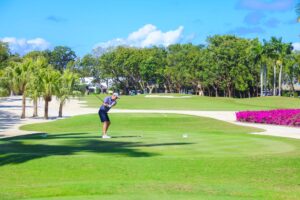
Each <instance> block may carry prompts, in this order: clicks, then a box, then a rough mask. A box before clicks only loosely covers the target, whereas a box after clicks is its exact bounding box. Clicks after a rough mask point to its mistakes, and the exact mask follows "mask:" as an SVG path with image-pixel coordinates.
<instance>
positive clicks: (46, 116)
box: [44, 98, 49, 119]
mask: <svg viewBox="0 0 300 200" xmlns="http://www.w3.org/2000/svg"><path fill="white" fill-rule="evenodd" d="M48 109H49V100H48V99H47V98H46V99H45V110H44V118H45V119H48Z"/></svg>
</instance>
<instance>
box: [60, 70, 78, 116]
mask: <svg viewBox="0 0 300 200" xmlns="http://www.w3.org/2000/svg"><path fill="white" fill-rule="evenodd" d="M78 80H79V76H78V75H77V74H75V73H73V72H72V71H70V70H69V69H67V70H65V71H64V72H63V74H62V76H61V77H60V79H59V82H58V84H59V88H58V90H57V92H56V97H57V98H58V99H59V112H58V117H62V111H63V106H64V104H65V103H66V101H67V100H68V99H69V98H70V97H71V96H76V95H79V94H80V92H79V91H75V90H74V89H75V88H74V86H75V85H76V83H77V81H78Z"/></svg>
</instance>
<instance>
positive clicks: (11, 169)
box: [0, 98, 300, 200]
mask: <svg viewBox="0 0 300 200" xmlns="http://www.w3.org/2000/svg"><path fill="white" fill-rule="evenodd" d="M124 99H125V98H124ZM122 101H123V100H122ZM124 101H125V100H124ZM111 119H112V123H113V124H112V127H111V135H112V136H114V137H115V138H112V139H109V140H103V139H100V138H99V135H100V134H99V132H100V131H99V125H100V123H99V119H98V116H97V115H84V116H77V117H73V118H69V119H64V120H58V121H55V122H49V123H44V124H34V125H26V126H24V127H23V129H24V130H32V131H41V132H47V133H49V134H48V137H43V136H42V134H37V135H31V136H23V137H16V138H11V139H6V140H0V199H1V200H5V199H43V200H45V199H48V200H50V199H51V200H57V199H63V200H79V199H80V200H87V199H92V200H96V199H105V200H112V199H117V200H125V199H126V200H131V199H136V200H140V199H143V200H152V199H170V200H179V199H183V200H186V199H195V200H199V199H205V200H207V199H208V200H210V199H212V200H216V199H217V200H226V199H251V200H252V199H272V200H274V199H275V200H276V199H282V200H287V199H289V200H293V199H295V200H298V199H300V141H299V140H292V139H283V138H275V137H267V136H257V135H251V134H247V133H249V132H254V131H260V130H257V129H253V128H248V127H241V126H236V125H233V124H228V123H226V122H221V121H217V120H213V119H209V118H200V117H194V116H184V115H166V114H158V115H154V114H145V115H143V114H111ZM187 127H189V128H187ZM183 134H188V138H183V137H182V135H183Z"/></svg>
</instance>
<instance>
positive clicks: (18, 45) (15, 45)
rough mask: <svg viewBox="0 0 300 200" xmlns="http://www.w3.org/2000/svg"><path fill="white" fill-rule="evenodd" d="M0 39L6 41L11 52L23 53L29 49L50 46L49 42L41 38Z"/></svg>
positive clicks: (42, 48)
mask: <svg viewBox="0 0 300 200" xmlns="http://www.w3.org/2000/svg"><path fill="white" fill-rule="evenodd" d="M0 41H2V42H6V43H8V45H9V48H10V50H11V52H13V53H19V54H21V55H24V54H26V53H28V52H30V51H36V50H39V51H43V50H46V49H48V48H50V43H49V42H47V41H46V40H44V39H43V38H34V39H29V40H27V39H22V38H21V39H18V38H15V37H5V38H0Z"/></svg>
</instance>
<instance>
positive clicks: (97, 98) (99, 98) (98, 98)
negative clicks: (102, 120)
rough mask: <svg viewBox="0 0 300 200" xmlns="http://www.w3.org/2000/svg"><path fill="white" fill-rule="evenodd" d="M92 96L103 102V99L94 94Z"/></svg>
mask: <svg viewBox="0 0 300 200" xmlns="http://www.w3.org/2000/svg"><path fill="white" fill-rule="evenodd" d="M94 96H95V97H96V98H97V99H99V100H100V101H102V102H104V101H103V99H101V98H100V97H99V96H98V95H96V94H94Z"/></svg>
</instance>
